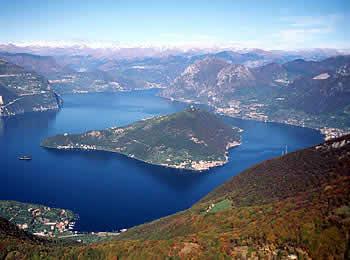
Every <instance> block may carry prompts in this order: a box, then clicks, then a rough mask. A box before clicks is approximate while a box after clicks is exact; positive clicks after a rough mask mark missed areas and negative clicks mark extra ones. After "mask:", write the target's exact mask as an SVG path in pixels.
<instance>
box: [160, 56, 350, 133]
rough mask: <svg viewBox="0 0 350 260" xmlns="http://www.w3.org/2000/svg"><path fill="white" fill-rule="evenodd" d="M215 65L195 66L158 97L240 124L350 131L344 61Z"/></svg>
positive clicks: (347, 59) (349, 62)
mask: <svg viewBox="0 0 350 260" xmlns="http://www.w3.org/2000/svg"><path fill="white" fill-rule="evenodd" d="M216 63H217V59H215V58H207V59H206V60H205V62H203V61H197V62H195V63H194V64H192V65H190V66H189V67H188V68H187V69H186V70H185V71H184V73H182V74H181V75H180V76H179V77H177V78H176V80H175V81H174V83H173V84H172V85H171V86H170V87H169V88H168V89H165V90H163V91H162V93H161V94H160V95H161V96H163V97H166V98H171V99H177V100H185V101H192V102H201V103H205V104H209V105H211V106H214V107H216V109H217V111H218V112H220V113H225V114H227V115H230V116H236V117H241V118H248V119H256V120H268V121H277V122H282V123H290V124H296V125H302V126H308V127H312V128H322V127H335V128H340V129H343V130H346V129H350V117H349V106H350V101H349V100H350V99H349V89H348V88H349V85H350V84H349V67H350V56H337V57H332V58H328V59H325V60H322V61H305V60H301V59H298V60H294V61H290V62H287V63H284V64H278V63H270V64H266V65H264V66H261V67H256V68H248V67H246V66H244V65H232V64H226V65H225V64H222V66H221V67H220V69H219V70H218V69H216V70H215V69H211V68H215V67H214V65H215V64H216ZM189 72H192V73H189ZM207 79H210V80H209V81H208V80H207Z"/></svg>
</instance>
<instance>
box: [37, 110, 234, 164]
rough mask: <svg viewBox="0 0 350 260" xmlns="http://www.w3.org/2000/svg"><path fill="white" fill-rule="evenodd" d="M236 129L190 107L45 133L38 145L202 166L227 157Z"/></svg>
mask: <svg viewBox="0 0 350 260" xmlns="http://www.w3.org/2000/svg"><path fill="white" fill-rule="evenodd" d="M239 132H240V130H239V129H238V128H232V127H231V126H229V125H226V124H224V123H223V122H222V121H221V120H220V119H219V118H217V117H216V116H214V115H213V114H210V113H208V112H206V111H204V110H199V109H196V108H194V107H191V108H189V109H187V110H185V111H183V112H179V113H175V114H171V115H167V116H159V117H154V118H150V119H146V120H142V121H139V122H136V123H134V124H131V125H128V126H125V127H113V128H109V129H106V130H93V131H89V132H86V133H83V134H63V135H57V136H53V137H49V138H47V139H46V140H44V141H43V142H42V144H41V145H42V146H44V147H47V148H55V149H61V150H65V149H82V150H101V151H109V152H116V153H120V154H123V155H126V156H128V157H130V158H134V159H137V160H141V161H144V162H147V163H151V164H157V165H162V166H166V167H172V168H180V169H189V170H206V169H208V168H211V167H215V166H220V165H223V164H225V163H226V162H227V161H228V155H227V153H228V149H229V148H231V147H234V146H236V145H239V142H240V134H239Z"/></svg>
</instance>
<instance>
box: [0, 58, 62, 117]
mask: <svg viewBox="0 0 350 260" xmlns="http://www.w3.org/2000/svg"><path fill="white" fill-rule="evenodd" d="M61 103H62V100H61V99H60V97H59V96H58V95H57V94H56V93H55V92H54V91H52V90H51V87H50V85H49V83H48V81H47V80H46V79H45V78H44V77H42V76H40V75H38V74H37V73H35V72H32V71H28V70H25V69H23V68H22V67H19V66H17V65H14V64H12V63H9V62H7V61H5V60H1V59H0V116H11V115H16V114H22V113H26V112H38V111H46V110H57V109H59V107H60V105H61Z"/></svg>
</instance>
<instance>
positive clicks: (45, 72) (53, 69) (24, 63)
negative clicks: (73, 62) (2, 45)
mask: <svg viewBox="0 0 350 260" xmlns="http://www.w3.org/2000/svg"><path fill="white" fill-rule="evenodd" d="M0 58H1V59H4V60H6V61H8V62H10V63H13V64H15V65H17V66H20V67H23V68H24V69H26V70H29V71H35V72H36V73H38V74H40V75H42V76H45V77H50V76H52V75H55V74H57V73H70V72H73V70H71V69H69V68H67V67H64V66H61V65H60V64H58V63H57V62H56V60H55V59H54V58H53V57H51V56H39V55H34V54H29V53H8V52H0Z"/></svg>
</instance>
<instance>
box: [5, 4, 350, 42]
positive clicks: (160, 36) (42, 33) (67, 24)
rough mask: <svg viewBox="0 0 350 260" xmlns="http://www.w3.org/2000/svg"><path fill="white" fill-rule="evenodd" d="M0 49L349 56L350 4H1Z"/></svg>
mask: <svg viewBox="0 0 350 260" xmlns="http://www.w3.org/2000/svg"><path fill="white" fill-rule="evenodd" d="M0 13H1V15H0V24H1V29H0V43H20V44H24V45H26V44H42V45H50V44H74V43H85V44H88V45H90V46H92V47H94V46H95V47H108V46H111V45H121V46H168V47H169V46H170V47H177V46H178V47H180V46H188V47H197V48H201V47H203V48H204V47H211V46H221V47H225V46H228V47H229V46H232V47H240V48H263V49H308V48H340V49H348V48H350V29H348V28H347V27H349V25H350V0H318V1H313V0H303V1H300V0H287V1H285V0H279V1H273V0H255V1H253V0H242V1H240V0H231V1H228V0H217V1H214V0H211V1H206V0H202V1H200V0H186V1H185V0H183V1H182V0H177V1H171V0H169V1H166V0H163V1H147V0H143V1H141V0H139V1H136V0H129V1H127V0H124V1H118V0H114V1H107V0H95V1H93V0H85V1H82V0H70V1H66V0H61V1H58V0H51V1H49V0H47V1H42V0H0Z"/></svg>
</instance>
